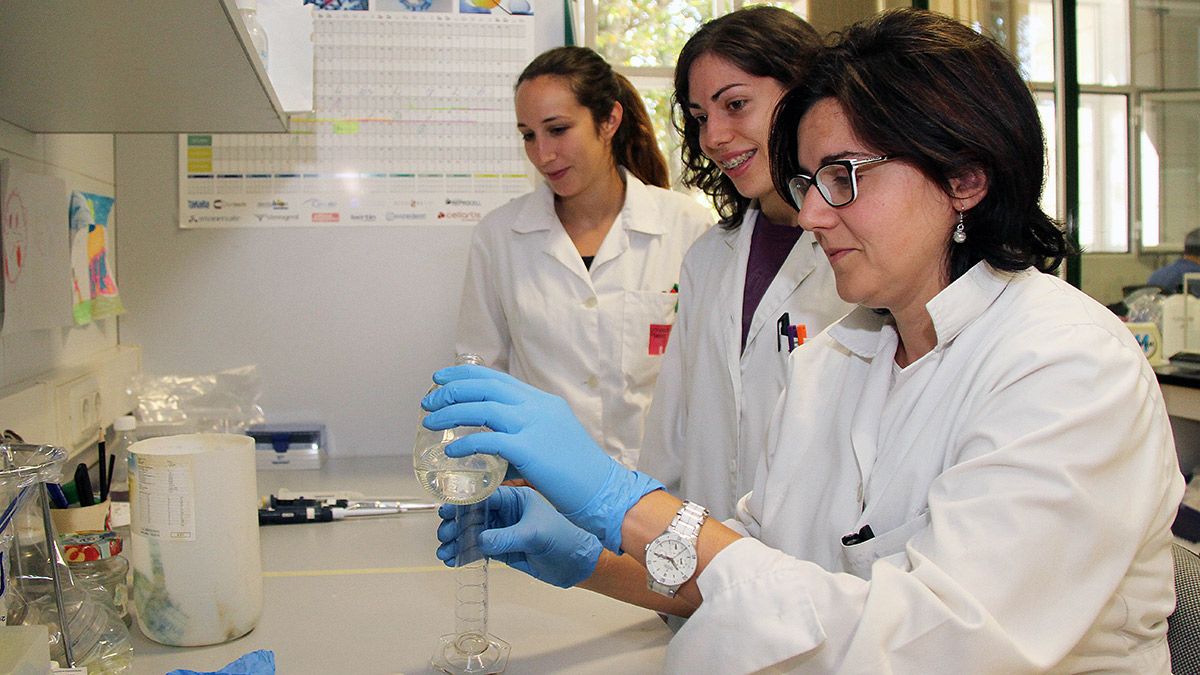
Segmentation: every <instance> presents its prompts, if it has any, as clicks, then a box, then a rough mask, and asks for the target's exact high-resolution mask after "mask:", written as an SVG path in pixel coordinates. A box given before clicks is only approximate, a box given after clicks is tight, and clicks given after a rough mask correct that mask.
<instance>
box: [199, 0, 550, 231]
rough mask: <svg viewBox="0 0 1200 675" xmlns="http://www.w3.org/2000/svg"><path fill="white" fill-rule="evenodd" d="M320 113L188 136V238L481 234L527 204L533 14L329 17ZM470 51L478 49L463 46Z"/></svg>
mask: <svg viewBox="0 0 1200 675" xmlns="http://www.w3.org/2000/svg"><path fill="white" fill-rule="evenodd" d="M313 28H314V30H313V41H314V45H313V58H314V75H313V87H314V89H313V99H314V108H315V110H314V112H312V113H311V114H304V115H298V116H293V117H292V118H291V121H290V131H289V133H287V134H186V135H181V136H180V137H179V175H180V191H179V194H180V205H179V214H180V227H293V226H304V225H308V226H338V225H389V224H391V225H403V224H426V225H427V224H449V223H457V224H472V223H475V222H477V221H478V220H479V218H481V217H482V216H483V214H485V213H487V212H488V211H490V210H491V209H493V208H495V207H496V206H499V205H501V204H503V203H504V202H507V201H508V200H510V199H512V198H513V197H515V196H518V195H521V194H524V193H526V192H528V191H529V190H530V189H531V187H532V183H531V180H530V176H529V175H528V168H527V165H526V163H525V159H524V155H523V153H522V150H521V146H520V137H519V135H518V134H517V131H516V116H515V113H514V112H513V101H512V91H513V83H514V82H515V81H516V78H517V75H518V74H519V73H520V71H521V69H522V68H524V67H525V64H526V63H528V62H529V60H530V59H532V58H533V49H534V41H533V28H534V25H533V17H532V16H480V15H467V14H462V15H460V14H455V13H448V12H447V13H436V14H423V13H417V12H366V11H356V12H336V11H317V12H315V17H314V22H313ZM465 45H471V46H470V47H465Z"/></svg>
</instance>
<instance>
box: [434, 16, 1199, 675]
mask: <svg viewBox="0 0 1200 675" xmlns="http://www.w3.org/2000/svg"><path fill="white" fill-rule="evenodd" d="M776 120H777V121H776V127H775V132H774V133H773V137H772V143H771V147H772V153H771V155H772V156H771V159H772V166H773V167H774V168H775V173H776V184H778V185H780V186H781V189H782V188H784V187H786V189H787V190H788V192H789V194H790V195H791V196H792V198H793V199H794V200H795V202H796V205H797V206H798V207H799V215H798V218H797V219H798V222H799V223H800V224H801V225H802V226H803V227H804V228H805V229H806V230H808V231H810V232H812V233H813V234H814V235H815V236H816V238H817V241H818V242H819V243H820V244H821V247H822V249H823V250H824V251H825V254H826V255H827V256H828V257H829V260H830V264H831V265H832V267H833V271H834V274H835V276H836V280H837V288H838V292H839V294H840V295H841V296H842V297H843V298H844V299H846V300H848V301H851V302H855V303H858V304H859V305H860V307H859V308H857V309H855V310H854V311H853V312H851V313H850V314H849V315H847V316H846V317H845V318H843V319H842V320H841V321H839V322H837V323H836V324H834V325H833V326H831V327H830V328H829V329H828V330H826V331H825V332H824V333H822V334H821V335H820V336H817V337H816V338H815V339H812V340H809V341H808V342H807V343H806V344H805V345H804V346H803V347H801V348H799V349H797V350H796V352H795V353H794V354H793V357H792V370H791V378H790V380H789V382H788V386H787V389H786V390H785V393H784V395H783V397H782V398H781V399H780V402H779V406H778V408H777V413H776V417H775V421H774V424H773V427H772V433H771V439H772V440H771V443H770V444H769V446H768V448H767V450H766V452H765V453H764V455H763V457H762V463H761V464H760V468H759V471H758V474H757V478H756V480H755V485H754V489H753V491H752V492H750V493H749V494H748V495H747V496H746V497H745V498H743V499H742V501H741V502H740V503H739V509H738V516H737V518H736V519H735V520H730V521H727V522H726V523H724V524H722V523H717V522H714V521H713V520H712V519H706V518H705V517H704V513H703V509H702V508H700V507H697V506H696V505H692V504H687V503H685V504H683V505H681V504H680V502H679V500H677V499H675V498H673V497H671V496H670V495H668V494H666V493H665V492H664V491H662V490H660V489H657V487H658V484H657V483H656V482H655V481H654V480H653V479H652V478H650V477H648V476H645V475H642V474H639V473H637V472H630V471H628V470H625V469H622V468H620V467H618V466H617V465H616V464H615V463H614V462H612V461H608V460H607V458H605V457H604V456H603V454H602V453H601V452H600V451H599V450H598V449H596V448H595V447H594V445H592V446H589V445H588V444H587V443H586V437H585V436H584V435H583V434H582V433H581V432H579V431H578V430H577V428H578V425H577V424H575V423H573V422H572V421H571V416H570V413H569V410H567V409H566V406H565V405H563V404H562V402H561V401H560V400H556V399H553V398H552V397H548V396H546V395H545V394H542V393H540V392H537V391H536V390H534V389H532V388H531V387H528V386H527V385H524V384H522V383H519V382H515V381H513V380H512V379H511V378H508V376H505V375H501V374H496V373H493V372H492V371H488V370H486V369H481V368H470V367H460V368H457V369H453V370H446V371H441V372H440V373H438V374H436V376H435V379H437V380H438V381H440V382H446V383H448V384H447V385H446V387H445V388H444V389H443V390H441V391H439V392H436V393H434V394H432V395H431V396H430V398H429V399H427V401H426V402H425V404H426V405H427V407H429V408H431V409H438V412H436V413H433V414H431V415H430V416H429V417H428V418H426V423H427V424H429V425H431V426H432V427H433V428H440V427H443V426H446V427H448V426H453V425H454V424H481V423H486V424H488V425H489V426H490V427H491V428H492V429H496V430H497V432H498V433H491V434H488V433H484V434H476V435H473V436H470V437H468V438H467V439H464V440H462V441H458V443H457V444H456V445H452V446H451V447H450V448H448V449H447V454H451V455H458V454H463V453H470V452H475V451H479V452H489V453H498V454H501V455H503V456H505V457H506V458H507V459H508V460H509V461H510V462H512V463H513V465H514V466H516V467H517V469H518V470H519V471H520V472H521V473H522V475H523V476H524V477H525V478H526V479H528V480H529V482H530V483H531V484H532V485H533V486H534V487H536V488H537V489H538V490H539V493H533V492H531V491H527V490H517V489H502V491H501V492H498V493H497V494H496V495H493V497H492V498H491V499H490V501H489V506H490V507H491V508H492V509H493V512H494V514H495V515H496V520H495V528H496V529H493V530H489V531H487V532H485V533H484V535H483V536H482V537H481V540H480V541H481V548H482V550H483V551H484V552H485V553H486V554H487V555H490V556H493V557H496V558H498V559H500V560H504V561H505V562H508V563H509V564H510V565H512V566H514V567H517V568H518V569H522V570H524V571H526V572H527V573H529V574H532V575H534V576H537V577H538V578H541V579H544V580H547V581H548V582H550V583H556V584H559V585H573V584H578V585H581V586H583V587H586V588H591V589H593V590H597V591H599V592H603V593H607V594H609V595H613V596H615V597H619V598H623V599H626V600H629V601H632V602H636V603H639V604H642V605H644V606H648V607H653V608H655V609H657V610H659V611H667V612H671V613H677V614H681V615H689V614H690V616H691V618H690V620H689V621H688V623H687V624H686V625H685V626H684V627H683V628H682V629H681V630H680V631H679V633H678V634H676V636H675V637H674V639H673V640H672V642H671V644H670V647H669V649H668V656H667V664H666V668H667V670H669V671H672V672H721V673H733V672H750V671H757V670H762V669H768V670H771V671H772V672H776V671H794V672H815V673H816V672H819V673H829V672H850V673H877V672H896V673H927V672H938V673H966V672H969V673H1032V672H1055V673H1078V672H1110V673H1166V672H1169V670H1170V657H1169V653H1168V649H1167V643H1166V639H1165V636H1166V630H1167V624H1166V617H1167V616H1168V615H1169V614H1170V613H1171V611H1172V609H1173V607H1174V593H1173V584H1172V579H1173V577H1172V562H1171V552H1170V542H1171V535H1170V529H1169V528H1170V525H1171V522H1172V520H1173V518H1174V516H1175V513H1176V509H1177V506H1178V503H1179V499H1180V497H1181V495H1182V492H1183V481H1182V477H1181V475H1180V473H1179V467H1178V463H1177V461H1176V458H1175V452H1174V447H1173V443H1172V440H1171V433H1170V428H1169V426H1168V422H1167V416H1166V411H1165V408H1164V405H1163V401H1162V397H1161V394H1160V392H1159V389H1158V386H1157V382H1156V380H1155V377H1154V374H1153V372H1152V371H1151V370H1150V368H1149V366H1148V364H1147V363H1146V360H1145V358H1144V356H1143V355H1142V353H1141V350H1140V348H1139V347H1138V345H1137V344H1136V342H1134V340H1133V339H1132V337H1131V334H1130V333H1129V331H1128V330H1127V329H1126V328H1125V327H1124V326H1123V325H1122V324H1121V323H1120V322H1119V321H1118V320H1117V319H1116V318H1115V317H1114V316H1113V315H1112V314H1111V313H1110V312H1107V311H1106V310H1105V308H1104V307H1102V306H1100V305H1099V304H1097V303H1096V302H1095V301H1093V300H1091V299H1090V298H1088V297H1087V296H1086V295H1084V294H1083V293H1081V292H1080V291H1078V290H1077V289H1074V288H1072V287H1070V286H1069V285H1067V284H1066V283H1064V282H1062V281H1061V280H1059V279H1058V278H1056V277H1054V276H1053V275H1051V274H1049V273H1048V272H1050V271H1051V270H1053V269H1054V268H1055V267H1056V266H1057V265H1058V263H1059V262H1060V261H1061V259H1062V258H1063V256H1064V255H1065V254H1066V252H1067V251H1068V248H1067V245H1066V243H1065V241H1064V237H1063V236H1062V234H1061V232H1060V231H1059V230H1058V229H1057V228H1056V227H1055V226H1054V223H1053V222H1052V221H1051V220H1050V219H1049V218H1048V217H1047V216H1045V215H1044V214H1043V213H1042V212H1041V211H1040V209H1039V206H1038V198H1039V195H1040V191H1041V185H1042V181H1043V178H1044V174H1043V171H1044V169H1043V142H1044V141H1043V136H1042V131H1041V125H1040V123H1039V121H1038V116H1037V111H1036V107H1035V104H1034V101H1033V98H1032V96H1031V94H1030V92H1029V90H1028V88H1027V87H1026V86H1025V84H1024V82H1023V81H1022V80H1021V78H1020V75H1019V73H1018V71H1017V69H1016V67H1015V65H1014V64H1013V62H1012V61H1011V59H1010V57H1009V56H1008V55H1007V54H1006V53H1005V52H1004V51H1003V49H1002V48H1001V47H1000V46H999V45H997V44H996V43H995V42H993V41H992V40H990V39H987V38H984V37H981V36H979V35H978V34H976V33H974V32H973V31H971V30H970V29H968V28H967V27H965V26H963V25H961V24H959V23H957V22H955V21H953V20H951V19H949V18H947V17H942V16H939V15H936V14H931V13H928V12H922V11H918V10H896V11H892V12H887V13H884V14H881V15H879V16H877V17H876V18H874V19H871V20H868V21H865V22H862V23H860V24H857V25H855V26H853V27H851V28H849V29H847V31H846V32H845V33H843V34H842V35H841V37H840V39H839V41H838V42H836V43H835V44H834V45H833V46H831V47H829V48H827V50H826V51H824V52H823V53H822V55H821V56H819V57H818V59H817V62H816V65H815V66H814V68H813V71H812V73H810V75H809V78H808V79H807V80H806V83H805V87H804V88H803V89H801V90H797V91H796V92H794V93H792V94H790V95H789V96H788V97H787V98H786V99H785V102H784V104H783V107H782V108H781V109H780V112H779V113H778V115H777V117H776ZM452 401H458V402H464V401H471V403H462V404H456V405H446V404H447V403H451V402H452ZM551 505H553V506H551ZM455 534H456V533H455V532H454V526H453V523H452V522H445V523H443V525H442V527H441V529H440V531H439V537H440V538H441V539H442V541H445V542H447V543H446V544H444V545H443V546H442V548H441V549H440V550H439V556H441V557H442V558H443V559H453V557H454V555H455V554H456V553H457V545H456V542H455V540H454V535H455ZM622 551H623V552H624V555H616V553H618V552H622ZM639 572H641V577H645V576H648V577H649V579H648V581H647V584H648V585H649V587H650V589H649V590H647V589H646V588H642V587H640V584H639V581H640V578H641V577H639ZM654 591H659V592H662V593H663V594H664V595H668V596H673V597H672V598H671V599H669V600H668V599H667V598H666V597H657V598H656V597H655V593H654Z"/></svg>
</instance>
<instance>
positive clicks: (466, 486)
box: [413, 354, 508, 504]
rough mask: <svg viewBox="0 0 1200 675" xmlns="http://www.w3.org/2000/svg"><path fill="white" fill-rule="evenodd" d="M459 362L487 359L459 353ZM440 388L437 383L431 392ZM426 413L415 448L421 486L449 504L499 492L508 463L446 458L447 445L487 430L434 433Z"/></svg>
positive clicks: (483, 457)
mask: <svg viewBox="0 0 1200 675" xmlns="http://www.w3.org/2000/svg"><path fill="white" fill-rule="evenodd" d="M455 363H456V364H457V365H463V364H475V365H483V359H481V358H480V357H479V356H477V355H475V354H459V355H458V358H457V359H456V360H455ZM437 388H438V385H436V384H435V385H433V387H431V388H430V389H429V391H430V392H432V391H434V390H436V389H437ZM426 414H427V413H425V412H424V411H422V414H421V419H420V421H419V422H418V423H417V440H416V443H415V444H414V446H413V468H414V469H415V470H416V472H417V480H418V481H420V483H421V486H422V487H424V488H425V489H426V490H428V491H429V493H430V494H432V495H433V496H435V497H437V498H438V499H440V500H442V501H444V502H446V503H447V504H472V503H474V502H478V501H482V500H483V499H485V498H486V497H487V496H488V495H490V494H491V493H493V492H495V491H496V488H497V487H499V486H500V483H501V481H503V480H504V473H505V472H506V471H507V470H508V461H507V460H505V459H504V458H502V457H498V456H495V455H470V456H468V457H457V458H453V457H447V456H446V446H447V445H449V444H450V443H451V442H453V441H455V440H457V439H459V438H462V437H463V436H467V435H469V434H474V433H478V432H480V431H484V430H485V429H484V428H483V427H455V428H453V429H446V430H444V431H430V430H429V429H426V428H425V425H424V424H422V423H421V422H424V420H425V415H426Z"/></svg>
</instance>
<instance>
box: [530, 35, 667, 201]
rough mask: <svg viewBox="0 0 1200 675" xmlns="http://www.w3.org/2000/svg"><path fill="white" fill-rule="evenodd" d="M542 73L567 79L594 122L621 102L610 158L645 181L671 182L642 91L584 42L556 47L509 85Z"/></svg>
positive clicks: (531, 64) (597, 121) (608, 113)
mask: <svg viewBox="0 0 1200 675" xmlns="http://www.w3.org/2000/svg"><path fill="white" fill-rule="evenodd" d="M543 75H554V76H557V77H561V78H563V79H564V80H566V81H567V83H568V86H569V87H570V89H571V92H572V93H573V94H575V100H577V101H579V104H580V105H582V106H583V107H585V108H587V109H588V110H589V111H591V113H592V121H593V122H595V123H596V124H600V122H601V121H603V120H605V119H607V118H608V116H609V115H610V114H612V111H613V104H614V103H620V104H621V107H622V108H623V109H624V111H625V112H624V115H623V116H622V118H621V126H619V127H617V132H616V134H614V135H613V139H612V152H613V159H615V160H616V162H617V164H618V165H620V166H623V167H625V168H626V169H628V170H629V171H631V172H632V173H633V175H635V176H637V177H638V179H640V180H641V181H642V182H643V183H645V184H647V185H657V186H658V187H661V188H668V187H670V186H671V173H670V171H669V170H668V169H667V158H666V157H664V156H663V153H662V150H660V149H659V147H658V139H657V138H655V135H654V124H653V123H652V122H651V121H650V114H649V113H648V112H646V105H645V104H644V103H642V97H641V95H640V94H638V91H637V89H636V88H634V86H633V83H632V82H630V81H629V79H628V78H626V77H625V76H624V75H622V74H620V73H618V72H616V71H615V70H613V69H612V66H610V65H609V64H608V62H607V61H605V60H604V58H603V57H602V56H600V55H599V54H597V53H596V52H594V51H592V50H591V49H588V48H587V47H555V48H554V49H551V50H548V51H545V52H542V53H541V54H539V55H538V56H537V57H536V58H534V59H533V60H532V61H530V62H529V65H527V66H525V70H523V71H521V75H520V77H518V78H517V83H516V85H515V86H514V87H513V90H514V91H515V90H516V89H517V88H518V87H520V86H521V84H522V83H523V82H526V81H528V80H532V79H534V78H535V77H541V76H543Z"/></svg>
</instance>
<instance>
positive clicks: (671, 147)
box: [630, 77, 717, 222]
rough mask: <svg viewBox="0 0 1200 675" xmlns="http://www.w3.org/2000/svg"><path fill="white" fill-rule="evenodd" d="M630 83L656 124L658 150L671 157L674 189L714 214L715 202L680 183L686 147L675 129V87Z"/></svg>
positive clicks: (652, 80)
mask: <svg viewBox="0 0 1200 675" xmlns="http://www.w3.org/2000/svg"><path fill="white" fill-rule="evenodd" d="M630 81H631V82H633V86H635V87H637V90H638V93H640V94H641V95H642V101H643V102H644V103H645V104H646V111H647V112H648V113H650V121H651V122H652V123H653V124H654V135H655V136H657V137H658V147H659V149H661V150H662V151H663V154H664V155H666V157H667V167H668V168H669V169H670V171H671V189H673V190H678V191H680V192H686V193H688V194H690V195H692V196H693V197H694V198H695V200H696V201H697V202H698V203H700V204H702V205H703V206H705V207H707V208H708V209H709V210H712V208H713V205H712V200H711V199H709V198H708V197H707V196H706V195H705V194H704V193H702V192H700V191H698V190H689V189H688V188H685V187H683V185H681V184H680V182H679V175H680V173H682V172H683V162H682V160H681V159H680V158H679V146H680V145H681V144H682V143H683V139H681V138H680V137H679V133H678V132H676V131H675V127H674V126H672V125H671V92H672V91H674V83H673V82H672V81H671V80H669V79H667V78H660V77H631V78H630ZM716 219H717V214H716V211H713V221H714V222H715V221H716Z"/></svg>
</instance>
